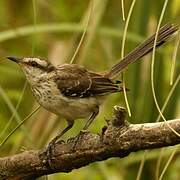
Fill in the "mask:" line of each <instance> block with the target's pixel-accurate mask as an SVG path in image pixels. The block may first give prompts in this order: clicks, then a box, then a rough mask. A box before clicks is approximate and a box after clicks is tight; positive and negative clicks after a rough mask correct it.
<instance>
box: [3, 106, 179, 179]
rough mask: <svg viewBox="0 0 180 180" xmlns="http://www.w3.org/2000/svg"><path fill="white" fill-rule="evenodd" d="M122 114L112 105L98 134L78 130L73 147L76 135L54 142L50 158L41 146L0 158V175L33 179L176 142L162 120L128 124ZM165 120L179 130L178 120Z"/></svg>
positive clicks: (176, 138)
mask: <svg viewBox="0 0 180 180" xmlns="http://www.w3.org/2000/svg"><path fill="white" fill-rule="evenodd" d="M125 115H126V112H125V110H124V109H123V108H120V107H118V106H115V108H114V116H113V118H112V120H111V121H108V123H107V126H105V127H103V129H102V133H101V134H92V133H90V132H83V133H81V138H80V139H79V141H78V142H77V144H76V146H75V148H74V150H73V146H74V144H75V141H76V138H74V139H72V140H70V141H69V142H68V143H63V144H56V145H55V147H54V151H53V152H52V155H51V158H50V159H51V161H50V162H49V161H48V160H47V156H46V153H45V149H42V150H36V151H35V150H31V151H26V152H23V153H20V154H17V155H14V156H10V157H4V158H0V179H12V180H15V179H16V180H20V179H23V180H26V179H35V178H36V177H39V176H42V175H46V174H52V173H56V172H69V171H71V170H73V169H76V168H80V167H83V166H85V165H88V164H90V163H92V162H95V161H102V160H105V159H108V158H110V157H121V158H122V157H125V156H128V155H129V154H130V153H131V152H136V151H139V150H144V149H153V148H160V147H165V146H172V145H176V144H179V143H180V138H179V137H178V136H177V135H176V134H174V132H172V130H171V129H170V128H169V127H168V126H167V124H166V123H165V122H157V123H145V124H129V123H128V122H127V121H126V120H125ZM167 123H168V124H169V125H170V126H171V127H172V128H173V129H174V130H175V131H177V132H178V133H180V121H179V120H172V121H168V122H167Z"/></svg>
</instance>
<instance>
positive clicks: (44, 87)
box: [32, 82, 102, 120]
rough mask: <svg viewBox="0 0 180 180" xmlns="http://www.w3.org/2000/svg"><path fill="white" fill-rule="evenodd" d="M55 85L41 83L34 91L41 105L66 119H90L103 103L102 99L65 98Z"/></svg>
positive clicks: (33, 88)
mask: <svg viewBox="0 0 180 180" xmlns="http://www.w3.org/2000/svg"><path fill="white" fill-rule="evenodd" d="M53 83H54V82H52V83H51V84H47V83H46V82H42V83H39V84H38V86H36V87H32V91H33V94H34V96H35V98H36V99H37V101H38V102H39V104H40V105H42V106H43V107H44V108H45V109H47V110H48V111H51V112H53V113H55V114H57V115H60V116H62V117H64V118H65V119H68V120H75V119H78V118H88V117H89V116H90V115H91V114H92V113H93V112H94V110H95V109H96V108H97V106H99V105H100V103H101V100H102V99H101V98H100V99H99V98H94V97H89V98H76V97H65V96H64V95H62V94H61V92H60V90H59V89H57V87H56V84H55V83H54V84H53Z"/></svg>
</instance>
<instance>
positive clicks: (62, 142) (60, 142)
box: [56, 139, 65, 144]
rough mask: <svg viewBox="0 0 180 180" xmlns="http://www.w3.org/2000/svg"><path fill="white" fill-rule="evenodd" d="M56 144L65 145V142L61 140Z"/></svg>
mask: <svg viewBox="0 0 180 180" xmlns="http://www.w3.org/2000/svg"><path fill="white" fill-rule="evenodd" d="M56 143H57V144H64V143H65V141H64V140H62V139H61V140H59V141H57V142H56Z"/></svg>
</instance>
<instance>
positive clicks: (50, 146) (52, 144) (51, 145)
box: [45, 139, 65, 169]
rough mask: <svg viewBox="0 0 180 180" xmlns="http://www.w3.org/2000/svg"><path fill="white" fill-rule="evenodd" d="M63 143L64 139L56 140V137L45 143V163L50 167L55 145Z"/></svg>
mask: <svg viewBox="0 0 180 180" xmlns="http://www.w3.org/2000/svg"><path fill="white" fill-rule="evenodd" d="M63 143H65V141H64V140H58V141H57V139H53V140H51V141H50V142H49V144H48V145H47V148H46V150H45V154H46V158H47V163H48V166H49V167H50V168H51V169H52V168H53V166H52V160H53V159H54V156H53V155H54V154H55V145H56V144H63Z"/></svg>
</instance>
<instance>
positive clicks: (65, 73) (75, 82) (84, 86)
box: [55, 64, 120, 98]
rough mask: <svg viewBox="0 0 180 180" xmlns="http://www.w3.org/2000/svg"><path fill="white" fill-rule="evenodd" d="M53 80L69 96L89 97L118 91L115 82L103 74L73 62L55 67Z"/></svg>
mask: <svg viewBox="0 0 180 180" xmlns="http://www.w3.org/2000/svg"><path fill="white" fill-rule="evenodd" d="M55 82H56V83H57V86H58V88H59V90H60V91H61V93H62V94H64V95H65V96H69V97H81V98H83V97H90V96H97V95H105V94H109V93H113V92H118V91H120V88H119V86H118V85H117V83H114V82H113V81H111V80H110V79H109V78H106V77H104V76H103V75H100V74H96V73H93V72H89V71H87V70H86V69H84V68H83V67H80V66H78V65H75V64H72V65H70V64H64V65H61V66H59V67H58V68H57V74H56V78H55Z"/></svg>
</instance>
